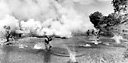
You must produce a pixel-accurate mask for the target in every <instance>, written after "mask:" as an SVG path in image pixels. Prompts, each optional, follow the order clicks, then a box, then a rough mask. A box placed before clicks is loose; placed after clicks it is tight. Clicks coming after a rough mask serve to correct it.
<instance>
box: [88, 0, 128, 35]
mask: <svg viewBox="0 0 128 63" xmlns="http://www.w3.org/2000/svg"><path fill="white" fill-rule="evenodd" d="M127 1H128V0H113V1H112V4H113V7H114V12H113V13H111V14H109V15H108V16H104V15H103V14H102V13H101V12H99V11H96V12H94V13H92V14H90V16H89V18H90V21H91V22H92V23H93V24H94V27H95V28H96V29H98V30H100V33H99V34H101V32H102V34H104V35H108V34H110V35H111V34H112V33H115V31H116V32H118V33H121V32H122V31H124V30H125V29H127V28H126V23H127V22H128V18H127V17H128V13H127V5H128V3H127ZM122 26H123V27H124V28H125V29H121V28H122Z"/></svg>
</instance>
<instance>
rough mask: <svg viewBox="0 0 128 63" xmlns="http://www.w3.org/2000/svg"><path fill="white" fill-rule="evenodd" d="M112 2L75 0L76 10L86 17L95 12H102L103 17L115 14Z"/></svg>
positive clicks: (105, 0)
mask: <svg viewBox="0 0 128 63" xmlns="http://www.w3.org/2000/svg"><path fill="white" fill-rule="evenodd" d="M111 1H112V0H74V2H75V5H74V8H75V9H76V10H77V11H78V12H80V13H82V14H86V15H89V14H90V13H93V12H95V11H100V12H102V13H103V15H108V14H110V13H112V12H114V10H113V6H112V4H111Z"/></svg>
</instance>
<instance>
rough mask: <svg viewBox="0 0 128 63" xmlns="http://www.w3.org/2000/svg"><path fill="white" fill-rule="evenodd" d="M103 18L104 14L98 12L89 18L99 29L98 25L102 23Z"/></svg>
mask: <svg viewBox="0 0 128 63" xmlns="http://www.w3.org/2000/svg"><path fill="white" fill-rule="evenodd" d="M102 17H103V15H102V13H101V12H98V11H96V12H94V13H92V14H90V16H89V18H90V21H91V22H92V23H93V24H94V26H95V27H96V28H97V27H98V23H99V22H100V21H101V18H102Z"/></svg>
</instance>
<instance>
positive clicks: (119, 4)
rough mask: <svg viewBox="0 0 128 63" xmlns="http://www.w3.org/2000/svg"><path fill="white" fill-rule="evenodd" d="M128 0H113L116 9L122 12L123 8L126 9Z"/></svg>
mask: <svg viewBox="0 0 128 63" xmlns="http://www.w3.org/2000/svg"><path fill="white" fill-rule="evenodd" d="M127 1H128V0H113V1H112V4H113V7H114V11H115V12H118V13H120V11H121V10H123V11H126V10H127V9H126V8H127V4H128V2H127Z"/></svg>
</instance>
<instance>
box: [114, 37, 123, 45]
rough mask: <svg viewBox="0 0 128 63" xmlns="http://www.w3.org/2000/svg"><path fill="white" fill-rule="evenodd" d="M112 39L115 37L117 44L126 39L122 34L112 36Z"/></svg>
mask: <svg viewBox="0 0 128 63" xmlns="http://www.w3.org/2000/svg"><path fill="white" fill-rule="evenodd" d="M112 39H114V40H115V41H116V43H117V44H120V43H121V41H120V40H124V38H123V37H122V36H120V35H114V37H112Z"/></svg>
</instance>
